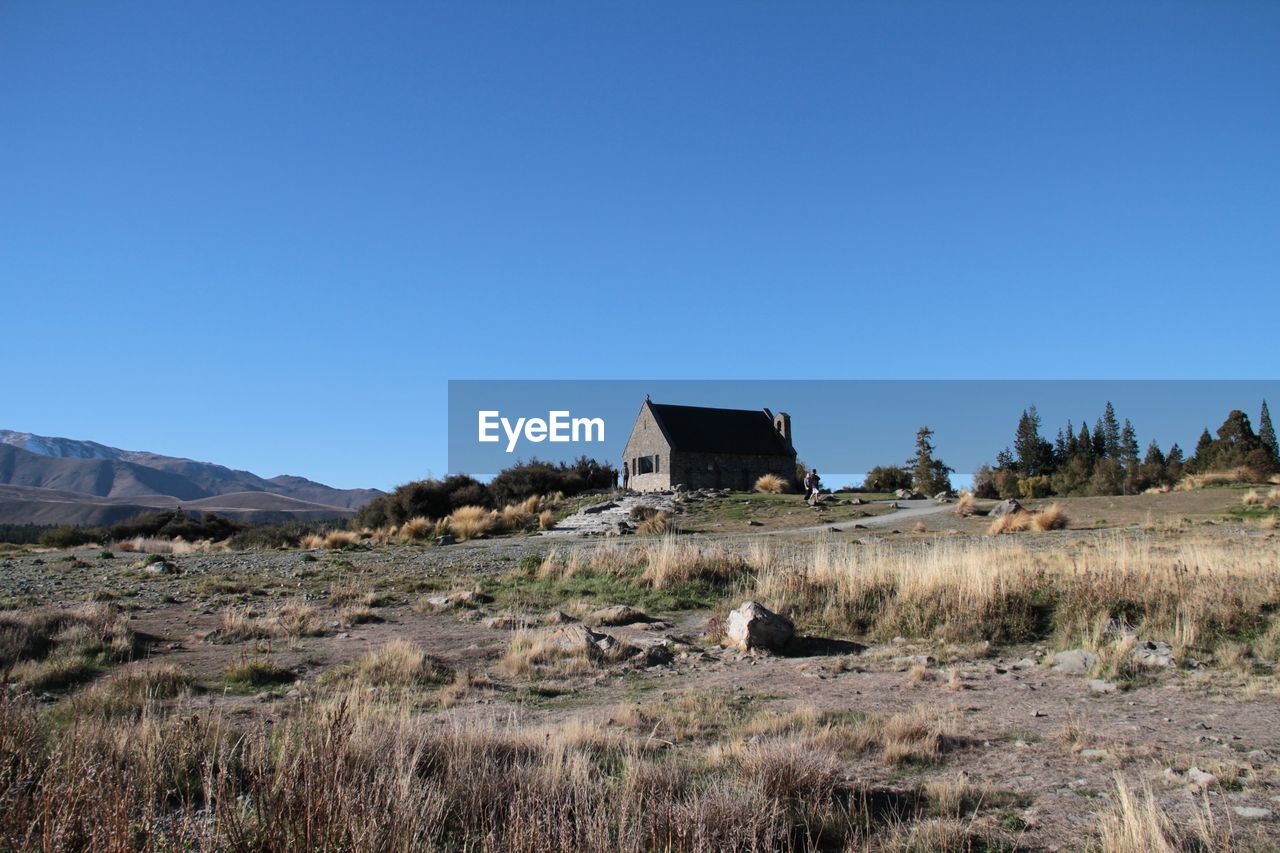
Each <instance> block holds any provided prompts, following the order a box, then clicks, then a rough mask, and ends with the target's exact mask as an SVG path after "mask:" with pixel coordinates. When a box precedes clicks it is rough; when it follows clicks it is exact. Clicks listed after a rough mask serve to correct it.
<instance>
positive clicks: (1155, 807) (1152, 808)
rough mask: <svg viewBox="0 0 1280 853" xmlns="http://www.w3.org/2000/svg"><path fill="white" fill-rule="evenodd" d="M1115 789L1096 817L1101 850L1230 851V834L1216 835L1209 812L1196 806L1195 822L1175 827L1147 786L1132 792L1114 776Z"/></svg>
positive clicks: (1138, 852)
mask: <svg viewBox="0 0 1280 853" xmlns="http://www.w3.org/2000/svg"><path fill="white" fill-rule="evenodd" d="M1115 784H1116V789H1115V791H1114V792H1113V793H1112V796H1111V799H1110V801H1109V802H1108V803H1107V805H1106V806H1105V807H1104V808H1103V809H1102V811H1101V812H1100V813H1099V814H1098V831H1099V834H1100V836H1101V842H1102V848H1103V849H1104V850H1107V851H1116V853H1177V851H1181V850H1201V851H1217V850H1221V851H1227V850H1231V849H1233V846H1232V844H1231V839H1230V834H1229V833H1226V832H1222V831H1220V830H1219V829H1218V828H1217V826H1216V825H1215V823H1214V819H1213V814H1212V812H1210V811H1209V806H1208V802H1207V801H1206V802H1204V803H1203V804H1202V805H1201V806H1200V810H1199V815H1198V817H1197V819H1196V820H1195V821H1194V822H1193V823H1192V824H1191V825H1189V826H1182V825H1179V824H1178V823H1177V822H1175V821H1174V820H1173V818H1172V817H1170V815H1169V813H1168V812H1166V811H1165V810H1164V807H1163V806H1161V805H1160V803H1159V801H1158V800H1157V799H1156V795H1155V792H1154V791H1152V789H1151V786H1150V784H1144V785H1143V786H1142V788H1141V789H1140V790H1138V791H1134V790H1133V789H1132V788H1131V787H1130V786H1129V784H1128V783H1127V782H1126V781H1125V780H1124V778H1123V777H1121V776H1120V775H1119V774H1116V777H1115Z"/></svg>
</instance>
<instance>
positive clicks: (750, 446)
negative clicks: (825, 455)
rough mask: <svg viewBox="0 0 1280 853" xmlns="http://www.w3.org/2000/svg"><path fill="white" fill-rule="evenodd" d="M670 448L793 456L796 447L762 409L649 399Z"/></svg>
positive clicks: (694, 451) (696, 451)
mask: <svg viewBox="0 0 1280 853" xmlns="http://www.w3.org/2000/svg"><path fill="white" fill-rule="evenodd" d="M648 405H649V408H650V409H651V410H652V411H653V416H654V418H656V419H657V421H658V426H659V427H661V428H662V432H663V433H664V434H665V435H666V436H667V439H668V440H669V441H670V442H671V449H672V450H684V451H688V452H691V453H742V454H751V455H753V456H794V455H795V451H794V450H793V449H791V448H790V447H788V446H787V443H786V441H784V440H783V438H782V436H780V435H779V434H778V431H777V430H776V429H774V427H773V420H772V419H771V418H770V417H769V416H768V415H766V414H765V413H764V411H763V410H761V409H707V408H703V407H702V406H671V405H667V404H665V403H649V404H648Z"/></svg>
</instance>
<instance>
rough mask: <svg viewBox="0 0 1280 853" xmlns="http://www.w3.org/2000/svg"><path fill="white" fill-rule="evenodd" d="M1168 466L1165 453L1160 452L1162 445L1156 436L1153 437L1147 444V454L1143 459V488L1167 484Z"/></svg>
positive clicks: (1141, 484)
mask: <svg viewBox="0 0 1280 853" xmlns="http://www.w3.org/2000/svg"><path fill="white" fill-rule="evenodd" d="M1174 447H1177V445H1176V444H1175V445H1174ZM1166 466H1167V461H1166V459H1165V455H1164V454H1163V453H1162V452H1160V445H1159V444H1157V443H1156V440H1155V439H1154V438H1153V439H1151V443H1150V444H1148V445H1147V455H1146V456H1145V457H1143V459H1142V474H1141V478H1140V479H1141V483H1140V484H1139V485H1140V486H1141V487H1142V488H1146V487H1148V486H1162V485H1165V484H1166V483H1167V482H1168V480H1169V471H1168V468H1167V467H1166Z"/></svg>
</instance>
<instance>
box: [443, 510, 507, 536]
mask: <svg viewBox="0 0 1280 853" xmlns="http://www.w3.org/2000/svg"><path fill="white" fill-rule="evenodd" d="M448 523H449V530H450V531H451V532H452V533H453V535H454V536H455V537H457V538H458V540H459V541H460V542H465V541H466V540H468V539H477V538H479V537H481V536H485V535H487V534H488V533H489V532H491V531H492V530H493V529H494V527H496V526H497V524H498V514H497V513H496V512H494V511H493V510H489V509H485V508H484V507H482V506H460V507H458V508H457V509H455V510H454V511H453V512H452V513H450V515H449V518H448Z"/></svg>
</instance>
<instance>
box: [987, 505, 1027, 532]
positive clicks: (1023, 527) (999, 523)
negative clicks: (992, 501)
mask: <svg viewBox="0 0 1280 853" xmlns="http://www.w3.org/2000/svg"><path fill="white" fill-rule="evenodd" d="M1033 517H1034V516H1033V513H1031V512H1028V511H1026V510H1020V511H1018V512H1011V513H1009V514H1007V515H1002V516H1000V517H998V518H996V519H994V520H993V521H992V522H991V526H990V527H988V528H987V532H988V533H990V534H991V535H992V536H1000V535H1002V534H1005V533H1022V532H1024V531H1027V530H1030V529H1031V519H1032V518H1033Z"/></svg>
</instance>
